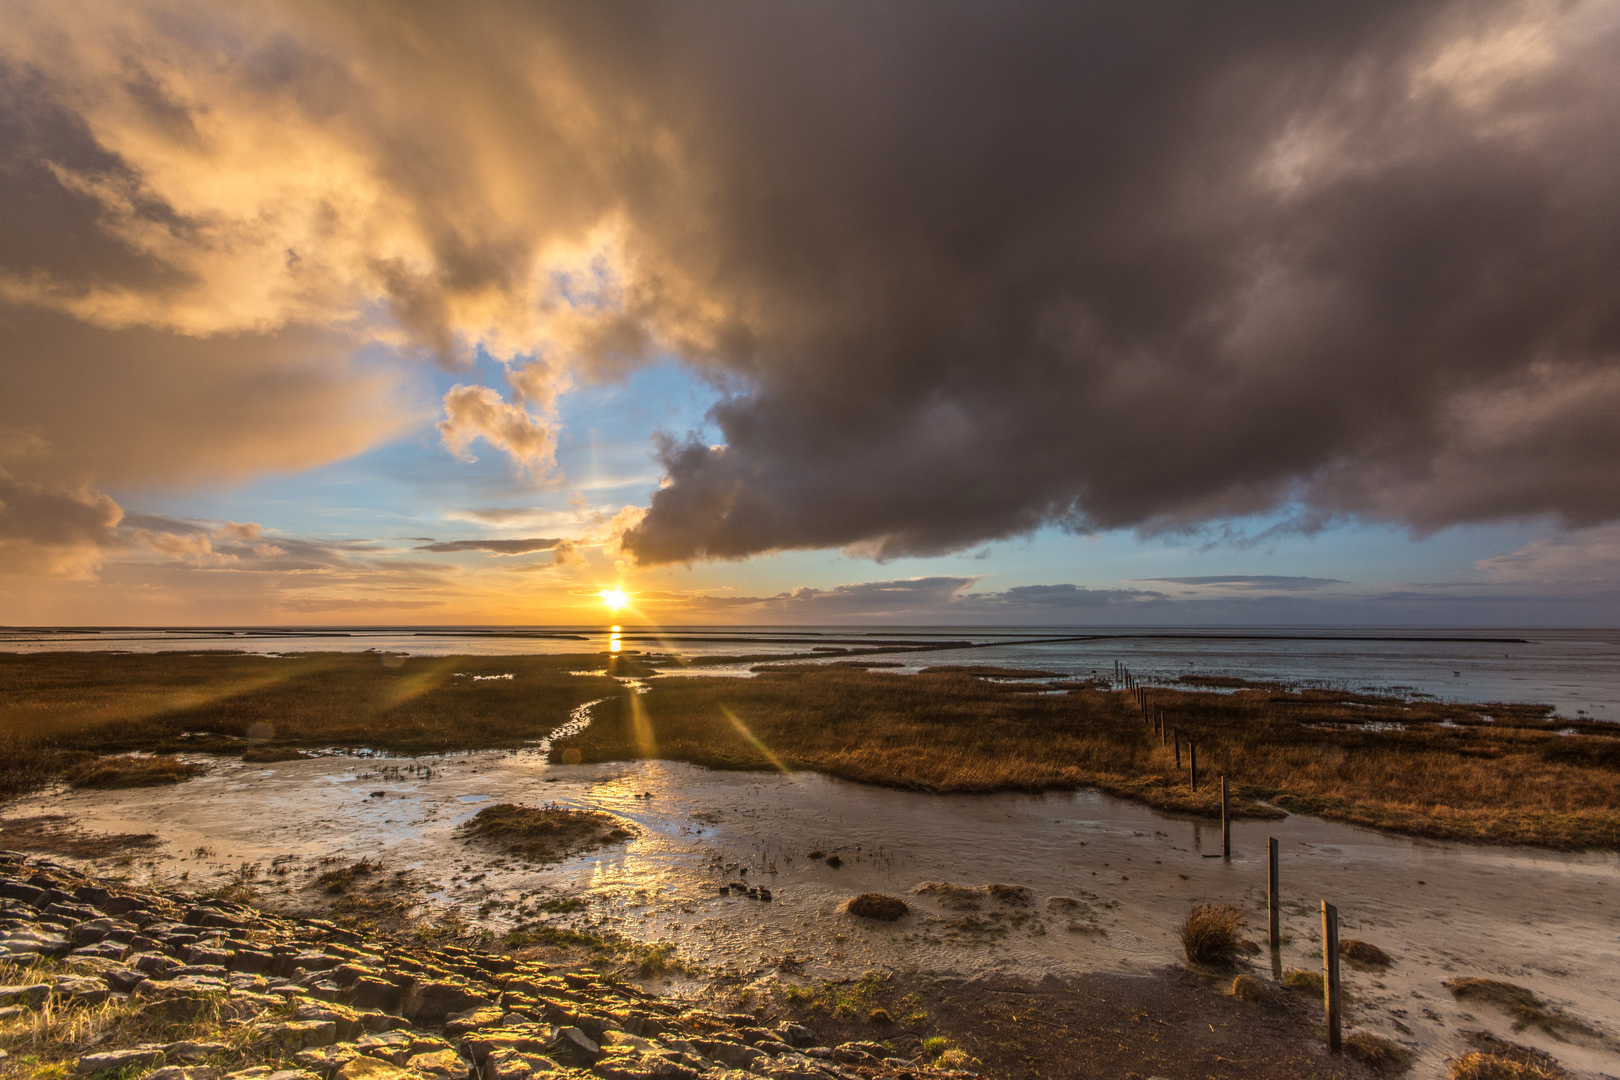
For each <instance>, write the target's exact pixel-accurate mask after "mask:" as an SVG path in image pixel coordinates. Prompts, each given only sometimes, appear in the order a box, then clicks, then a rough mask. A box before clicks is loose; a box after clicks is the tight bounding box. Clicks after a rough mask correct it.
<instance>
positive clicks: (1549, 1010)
mask: <svg viewBox="0 0 1620 1080" xmlns="http://www.w3.org/2000/svg"><path fill="white" fill-rule="evenodd" d="M1445 986H1446V989H1447V990H1450V991H1451V993H1452V996H1453V997H1455V998H1456V999H1457V1000H1458V1001H1476V1002H1480V1003H1483V1004H1486V1005H1491V1006H1494V1007H1495V1008H1498V1009H1500V1010H1502V1011H1503V1012H1505V1013H1507V1014H1508V1015H1509V1016H1511V1017H1513V1030H1514V1031H1523V1030H1524V1029H1525V1028H1527V1027H1537V1028H1540V1029H1541V1030H1542V1031H1545V1032H1546V1033H1547V1034H1549V1035H1555V1036H1562V1035H1563V1034H1566V1033H1573V1034H1578V1035H1596V1034H1597V1031H1596V1030H1595V1029H1593V1028H1592V1026H1591V1025H1589V1024H1587V1023H1585V1022H1583V1021H1581V1020H1577V1019H1575V1018H1574V1017H1572V1016H1565V1015H1564V1014H1563V1013H1562V1012H1560V1011H1559V1010H1558V1009H1556V1008H1554V1007H1553V1006H1551V1005H1548V1004H1547V1003H1546V1002H1545V1001H1542V1000H1541V998H1539V997H1537V996H1536V994H1535V993H1534V991H1531V990H1528V989H1526V988H1525V987H1522V986H1518V985H1515V984H1514V983H1510V982H1502V981H1501V980H1500V979H1477V978H1461V979H1452V980H1451V981H1450V982H1448V983H1446V984H1445Z"/></svg>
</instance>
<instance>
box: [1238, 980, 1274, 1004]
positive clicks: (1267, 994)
mask: <svg viewBox="0 0 1620 1080" xmlns="http://www.w3.org/2000/svg"><path fill="white" fill-rule="evenodd" d="M1231 994H1232V996H1233V997H1235V998H1237V999H1238V1000H1239V1001H1247V1002H1249V1003H1250V1004H1252V1005H1263V1004H1265V1003H1266V1002H1267V1001H1270V1000H1271V988H1270V987H1269V986H1267V985H1266V984H1265V983H1263V982H1261V981H1260V980H1259V979H1257V978H1255V977H1254V976H1253V975H1239V976H1238V977H1237V978H1235V979H1233V980H1232V989H1231Z"/></svg>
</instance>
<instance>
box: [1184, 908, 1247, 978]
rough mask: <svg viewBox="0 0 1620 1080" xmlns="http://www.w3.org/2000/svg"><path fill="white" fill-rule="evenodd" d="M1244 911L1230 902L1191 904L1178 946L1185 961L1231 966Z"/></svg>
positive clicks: (1237, 948)
mask: <svg viewBox="0 0 1620 1080" xmlns="http://www.w3.org/2000/svg"><path fill="white" fill-rule="evenodd" d="M1242 928H1243V912H1241V911H1239V910H1238V909H1237V908H1235V907H1233V906H1232V905H1230V904H1194V905H1193V907H1192V910H1191V911H1189V912H1187V918H1186V919H1185V920H1183V922H1182V924H1181V947H1182V949H1183V950H1185V952H1186V953H1187V960H1188V962H1189V963H1193V964H1205V965H1208V966H1210V967H1230V966H1231V965H1232V963H1233V962H1234V961H1235V960H1237V958H1238V950H1239V944H1238V931H1239V930H1241V929H1242Z"/></svg>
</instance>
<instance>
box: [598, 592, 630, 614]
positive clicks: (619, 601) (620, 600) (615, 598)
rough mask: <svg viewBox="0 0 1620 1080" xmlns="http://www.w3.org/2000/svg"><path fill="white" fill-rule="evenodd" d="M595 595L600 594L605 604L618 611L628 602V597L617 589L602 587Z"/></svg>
mask: <svg viewBox="0 0 1620 1080" xmlns="http://www.w3.org/2000/svg"><path fill="white" fill-rule="evenodd" d="M596 595H598V596H600V597H601V598H602V603H604V604H606V605H607V606H608V608H609V609H610V610H612V611H618V610H619V609H620V608H622V607H624V605H626V604H628V603H629V602H630V597H629V596H627V595H626V594H625V593H623V592H621V591H620V590H618V589H603V590H602V591H601V592H599V593H597V594H596Z"/></svg>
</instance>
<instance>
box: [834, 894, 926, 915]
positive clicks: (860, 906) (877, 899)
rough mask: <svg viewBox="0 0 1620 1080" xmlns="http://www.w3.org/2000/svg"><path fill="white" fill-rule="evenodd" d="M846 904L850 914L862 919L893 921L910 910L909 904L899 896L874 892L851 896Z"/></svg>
mask: <svg viewBox="0 0 1620 1080" xmlns="http://www.w3.org/2000/svg"><path fill="white" fill-rule="evenodd" d="M846 906H847V908H848V910H849V913H850V914H851V915H859V916H860V917H861V918H863V919H878V920H881V921H882V922H894V921H895V920H896V919H898V918H900V917H902V916H903V915H905V913H906V912H908V911H910V910H911V908H910V906H909V905H907V904H906V902H905V901H904V900H901V899H900V898H899V897H897V896H884V895H883V894H882V893H875V892H868V893H861V894H860V895H859V896H856V897H852V898H851V899H850V901H849V903H848V905H846Z"/></svg>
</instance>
